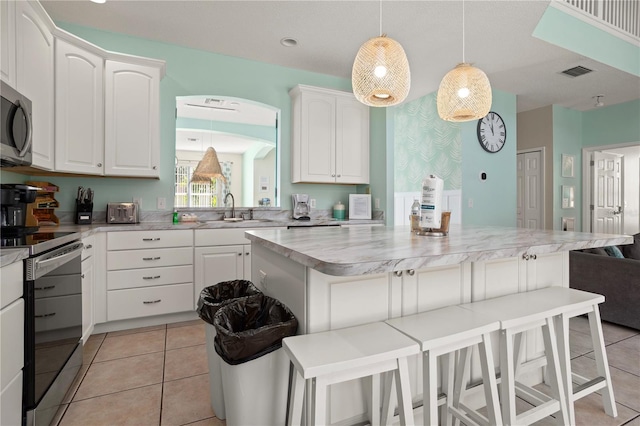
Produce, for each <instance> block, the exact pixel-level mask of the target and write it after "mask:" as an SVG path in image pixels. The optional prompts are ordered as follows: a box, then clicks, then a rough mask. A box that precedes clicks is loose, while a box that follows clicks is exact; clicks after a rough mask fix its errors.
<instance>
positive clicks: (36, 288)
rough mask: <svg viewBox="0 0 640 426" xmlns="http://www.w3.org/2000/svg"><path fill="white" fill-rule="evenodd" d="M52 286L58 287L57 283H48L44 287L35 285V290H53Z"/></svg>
mask: <svg viewBox="0 0 640 426" xmlns="http://www.w3.org/2000/svg"><path fill="white" fill-rule="evenodd" d="M52 288H56V286H55V285H46V286H44V287H34V288H33V289H34V290H51V289H52Z"/></svg>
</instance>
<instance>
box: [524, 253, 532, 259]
mask: <svg viewBox="0 0 640 426" xmlns="http://www.w3.org/2000/svg"><path fill="white" fill-rule="evenodd" d="M530 257H531V256H529V255H528V254H526V253H525V254H523V255H522V258H523V259H524V260H529V258H530Z"/></svg>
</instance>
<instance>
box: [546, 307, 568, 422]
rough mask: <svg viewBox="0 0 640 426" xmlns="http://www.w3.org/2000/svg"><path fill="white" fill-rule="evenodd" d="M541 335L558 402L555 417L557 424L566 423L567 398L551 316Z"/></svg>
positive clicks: (550, 378) (552, 388) (548, 370)
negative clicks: (558, 408)
mask: <svg viewBox="0 0 640 426" xmlns="http://www.w3.org/2000/svg"><path fill="white" fill-rule="evenodd" d="M542 336H543V338H544V351H545V355H546V357H547V373H548V375H549V381H550V386H551V390H552V391H553V396H554V397H555V398H556V399H557V400H558V401H559V403H560V411H559V412H558V416H557V417H556V421H557V422H558V424H559V425H565V424H568V421H569V415H568V413H567V399H566V398H565V393H564V386H563V385H562V377H561V368H560V359H559V357H558V342H557V340H556V332H555V326H554V324H553V318H547V319H546V320H545V325H543V326H542Z"/></svg>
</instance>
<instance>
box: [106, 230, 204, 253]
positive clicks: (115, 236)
mask: <svg viewBox="0 0 640 426" xmlns="http://www.w3.org/2000/svg"><path fill="white" fill-rule="evenodd" d="M191 246H193V231H191V230H182V231H133V232H109V233H107V250H130V249H146V248H162V247H191Z"/></svg>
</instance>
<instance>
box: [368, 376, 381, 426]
mask: <svg viewBox="0 0 640 426" xmlns="http://www.w3.org/2000/svg"><path fill="white" fill-rule="evenodd" d="M367 381H368V382H369V385H370V386H371V394H370V395H369V421H370V422H371V426H378V425H380V375H379V374H372V375H371V376H369V377H368V379H367Z"/></svg>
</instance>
